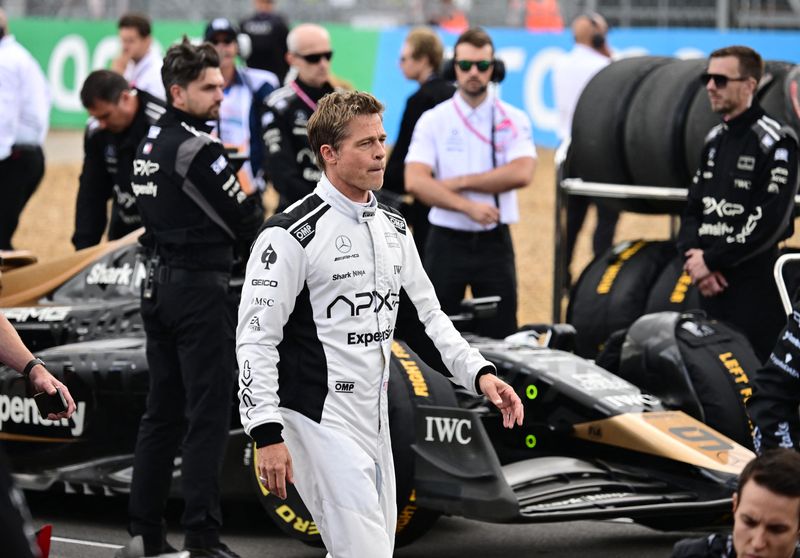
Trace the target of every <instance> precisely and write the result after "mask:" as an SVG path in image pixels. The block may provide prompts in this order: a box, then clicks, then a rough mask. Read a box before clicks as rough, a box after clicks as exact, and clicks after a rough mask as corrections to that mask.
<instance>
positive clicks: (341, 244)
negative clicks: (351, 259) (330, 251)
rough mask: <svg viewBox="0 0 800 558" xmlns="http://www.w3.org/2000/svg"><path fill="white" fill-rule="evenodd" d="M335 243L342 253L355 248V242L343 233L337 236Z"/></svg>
mask: <svg viewBox="0 0 800 558" xmlns="http://www.w3.org/2000/svg"><path fill="white" fill-rule="evenodd" d="M335 243H336V249H337V250H339V252H341V253H342V254H347V253H348V252H349V251H350V250H351V249H352V248H353V243H352V242H351V241H350V239H349V238H348V237H346V236H345V235H343V234H340V235H339V236H337V237H336V241H335Z"/></svg>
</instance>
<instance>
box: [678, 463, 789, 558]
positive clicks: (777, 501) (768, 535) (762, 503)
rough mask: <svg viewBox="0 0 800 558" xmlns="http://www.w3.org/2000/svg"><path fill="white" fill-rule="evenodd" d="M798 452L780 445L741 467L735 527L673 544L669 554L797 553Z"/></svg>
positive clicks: (691, 557)
mask: <svg viewBox="0 0 800 558" xmlns="http://www.w3.org/2000/svg"><path fill="white" fill-rule="evenodd" d="M798 542H800V455H797V454H796V453H795V452H793V451H789V450H785V449H778V450H772V451H770V452H767V453H765V454H764V455H761V456H759V457H757V458H755V459H753V460H752V461H750V462H749V463H748V464H747V465H745V467H744V469H742V472H741V474H740V475H739V479H738V486H737V487H736V492H735V493H734V495H733V532H732V533H730V534H723V533H717V534H713V535H706V536H705V537H701V538H697V539H683V540H681V541H678V542H677V543H676V544H675V547H674V548H673V550H672V556H671V558H737V557H739V558H750V557H753V556H758V557H759V558H800V550H798Z"/></svg>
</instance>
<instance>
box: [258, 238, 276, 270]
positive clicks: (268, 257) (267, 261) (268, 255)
mask: <svg viewBox="0 0 800 558" xmlns="http://www.w3.org/2000/svg"><path fill="white" fill-rule="evenodd" d="M276 261H278V253H277V252H276V251H275V250H274V249H273V248H272V244H270V245H269V246H267V247H266V248H265V249H264V251H263V252H262V253H261V263H263V264H264V269H266V270H269V266H270V265H272V264H274V263H275V262H276Z"/></svg>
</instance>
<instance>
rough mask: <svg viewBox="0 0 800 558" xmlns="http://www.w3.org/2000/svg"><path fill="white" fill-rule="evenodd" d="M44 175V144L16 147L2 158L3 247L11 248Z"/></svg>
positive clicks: (0, 211)
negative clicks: (23, 211)
mask: <svg viewBox="0 0 800 558" xmlns="http://www.w3.org/2000/svg"><path fill="white" fill-rule="evenodd" d="M42 176H44V152H42V148H41V147H33V146H31V147H21V148H20V147H15V148H13V149H12V151H11V155H10V156H9V157H8V158H6V159H3V160H2V161H0V250H11V249H12V246H11V237H12V236H14V231H16V230H17V224H18V223H19V216H20V214H21V213H22V210H23V209H24V208H25V204H27V203H28V200H29V199H30V198H31V196H32V195H33V193H34V192H35V191H36V187H37V186H39V182H41V180H42Z"/></svg>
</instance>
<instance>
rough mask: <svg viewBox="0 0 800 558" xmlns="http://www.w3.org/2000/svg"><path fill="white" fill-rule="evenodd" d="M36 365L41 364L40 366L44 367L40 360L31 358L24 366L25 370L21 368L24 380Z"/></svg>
mask: <svg viewBox="0 0 800 558" xmlns="http://www.w3.org/2000/svg"><path fill="white" fill-rule="evenodd" d="M37 364H41V365H42V366H44V361H43V360H42V359H40V358H32V359H31V360H30V362H28V364H26V365H25V368H23V370H22V375H23V376H25V377H26V378H27V377H28V376H30V375H31V370H33V367H34V366H36V365H37Z"/></svg>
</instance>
